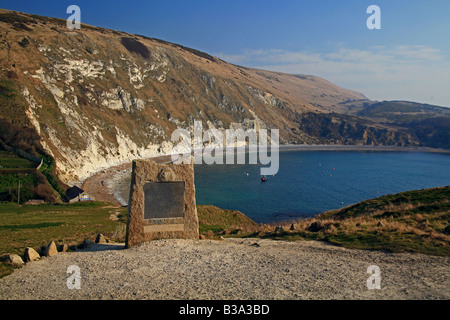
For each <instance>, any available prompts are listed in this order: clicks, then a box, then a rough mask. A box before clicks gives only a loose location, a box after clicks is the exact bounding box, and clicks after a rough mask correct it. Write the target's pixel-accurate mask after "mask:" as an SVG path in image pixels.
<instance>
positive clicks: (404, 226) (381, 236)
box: [248, 186, 450, 256]
mask: <svg viewBox="0 0 450 320" xmlns="http://www.w3.org/2000/svg"><path fill="white" fill-rule="evenodd" d="M275 227H277V226H263V227H262V228H261V229H260V230H259V231H258V232H257V233H253V234H252V233H249V234H248V236H258V237H264V238H272V239H279V240H321V241H326V242H329V243H333V244H337V245H342V246H345V247H348V248H356V249H371V250H387V251H391V252H416V253H424V254H433V255H444V256H448V255H450V186H447V187H442V188H432V189H425V190H417V191H408V192H402V193H399V194H395V195H386V196H381V197H379V198H376V199H371V200H366V201H363V202H360V203H357V204H354V205H351V206H348V207H345V208H343V209H339V210H333V211H330V212H325V213H322V214H320V215H318V216H316V217H314V218H310V219H304V220H299V221H294V222H293V223H289V224H285V225H283V226H281V228H280V226H278V231H275ZM291 228H292V230H291Z"/></svg>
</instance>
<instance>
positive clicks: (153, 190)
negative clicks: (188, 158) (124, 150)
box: [126, 160, 199, 248]
mask: <svg viewBox="0 0 450 320" xmlns="http://www.w3.org/2000/svg"><path fill="white" fill-rule="evenodd" d="M198 238H199V231H198V217H197V207H196V202H195V185H194V166H193V165H192V164H189V165H186V164H181V165H176V164H159V163H156V162H154V161H151V160H135V161H133V171H132V177H131V187H130V200H129V204H128V221H127V232H126V247H127V248H130V247H133V246H136V245H138V244H141V243H143V242H147V241H151V240H159V239H195V240H196V239H198Z"/></svg>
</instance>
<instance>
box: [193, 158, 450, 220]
mask: <svg viewBox="0 0 450 320" xmlns="http://www.w3.org/2000/svg"><path fill="white" fill-rule="evenodd" d="M260 167H261V166H260V165H249V164H246V165H205V164H203V165H196V166H195V186H196V200H197V204H212V205H216V206H218V207H221V208H224V209H233V210H239V211H241V212H243V213H245V214H246V215H247V216H249V217H250V218H252V219H253V220H255V221H257V222H273V221H279V220H290V219H294V218H298V217H308V216H313V215H316V214H318V213H321V212H324V211H327V210H332V209H338V208H341V207H344V206H347V205H350V204H353V203H357V202H360V201H363V200H366V199H372V198H376V197H378V196H381V195H385V194H393V193H398V192H402V191H407V190H417V189H425V188H432V187H437V186H446V185H450V154H440V153H420V152H378V151H377V152H374V151H365V152H360V151H358V152H355V151H351V152H345V151H339V152H335V151H307V152H305V151H282V152H280V165H279V171H278V173H277V174H276V175H274V176H268V177H267V178H268V181H267V182H265V183H262V182H261V179H260V178H261V176H260Z"/></svg>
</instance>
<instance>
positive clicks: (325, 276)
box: [0, 239, 450, 300]
mask: <svg viewBox="0 0 450 320" xmlns="http://www.w3.org/2000/svg"><path fill="white" fill-rule="evenodd" d="M71 265H76V266H78V267H79V268H80V274H81V287H80V289H79V290H77V289H72V290H70V289H68V287H67V279H68V277H69V275H68V274H67V268H68V267H69V266H71ZM371 265H377V266H378V267H379V268H380V274H381V289H379V290H377V289H375V290H369V289H368V288H367V284H366V283H367V279H368V278H369V274H368V273H367V268H368V267H369V266H371ZM449 266H450V260H449V258H448V257H435V256H426V255H417V254H391V253H384V252H380V251H363V250H350V249H345V248H341V247H336V246H332V245H327V244H324V243H320V242H315V241H299V242H283V241H273V240H266V239H263V240H262V239H226V240H223V241H213V240H199V241H191V240H160V241H152V242H149V243H145V244H142V245H140V246H138V247H135V248H131V249H124V247H123V245H118V244H108V245H94V246H92V247H91V248H88V249H85V250H83V251H77V252H71V253H60V254H58V255H56V256H53V257H49V258H46V257H44V258H42V259H41V260H40V261H37V262H32V263H28V264H26V265H25V266H24V267H23V268H21V269H18V270H16V271H15V272H14V273H13V274H11V275H9V276H7V277H5V278H3V279H0V299H2V300H6V299H14V300H16V299H20V300H44V299H45V300H71V299H74V300H78V299H83V300H86V299H87V300H128V299H139V300H141V299H149V300H197V299H198V300H211V299H214V300H273V299H275V300H281V299H283V300H288V299H314V300H317V299H319V300H329V299H345V300H347V299H348V300H353V299H379V300H382V299H421V300H422V299H427V300H428V299H449V298H450V289H449V288H450V286H449V284H450V283H449V275H450V268H449Z"/></svg>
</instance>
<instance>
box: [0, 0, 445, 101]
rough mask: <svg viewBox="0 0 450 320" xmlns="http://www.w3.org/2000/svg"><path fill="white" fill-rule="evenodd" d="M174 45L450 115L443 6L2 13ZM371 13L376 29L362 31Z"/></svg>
mask: <svg viewBox="0 0 450 320" xmlns="http://www.w3.org/2000/svg"><path fill="white" fill-rule="evenodd" d="M71 4H76V5H78V6H79V7H80V8H81V19H82V22H83V23H87V24H91V25H96V26H100V27H105V28H111V29H115V30H121V31H126V32H130V33H136V34H142V35H146V36H150V37H155V38H160V39H163V40H167V41H170V42H175V43H179V44H182V45H185V46H188V47H192V48H195V49H199V50H202V51H205V52H208V53H210V54H212V55H215V56H218V57H220V58H222V59H224V60H226V61H229V62H232V63H235V64H239V65H244V66H249V67H258V68H262V69H267V70H274V71H282V72H288V73H300V74H313V75H317V76H321V77H324V78H326V79H328V80H330V81H332V82H334V83H336V84H338V85H340V86H343V87H345V88H349V89H353V90H357V91H361V92H362V93H364V94H365V95H366V96H368V97H369V98H370V99H374V100H411V101H417V102H424V103H430V104H437V105H443V106H448V107H450V37H449V35H450V1H449V0H429V1H417V0H409V1H406V0H404V1H402V0H389V1H387V0H370V1H366V0H342V1H325V0H315V1H306V0H305V1H302V0H278V1H267V0H260V1H256V0H247V1H246V0H241V1H236V0H226V1H222V0H209V1H206V0H184V1H178V0H177V1H171V0H166V1H137V0H135V1H133V0H129V1H99V0H95V1H94V0H90V1H84V0H71V1H64V0H59V1H56V0H55V1H46V0H43V1H36V0H34V1H29V0H21V1H10V0H9V1H4V0H0V7H1V8H5V9H11V10H16V11H22V12H27V13H33V14H39V15H45V16H53V17H59V18H67V17H68V16H69V15H68V14H66V8H67V7H68V6H69V5H71ZM370 5H378V6H379V7H380V9H381V29H380V30H369V29H368V28H367V26H366V20H367V19H368V18H369V16H370V14H367V13H366V10H367V8H368V7H369V6H370Z"/></svg>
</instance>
